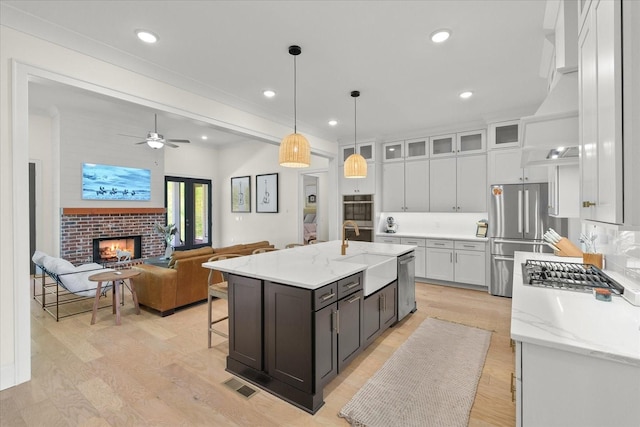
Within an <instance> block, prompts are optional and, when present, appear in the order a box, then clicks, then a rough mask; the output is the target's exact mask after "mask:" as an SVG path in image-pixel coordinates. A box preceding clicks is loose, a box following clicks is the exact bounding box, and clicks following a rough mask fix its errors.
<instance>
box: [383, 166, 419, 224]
mask: <svg viewBox="0 0 640 427" xmlns="http://www.w3.org/2000/svg"><path fill="white" fill-rule="evenodd" d="M382 210H383V211H387V212H395V211H401V212H428V211H429V161H428V160H413V161H406V162H393V163H383V164H382Z"/></svg>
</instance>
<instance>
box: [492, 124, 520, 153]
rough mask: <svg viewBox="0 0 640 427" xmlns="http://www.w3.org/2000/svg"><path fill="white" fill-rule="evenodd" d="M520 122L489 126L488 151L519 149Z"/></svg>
mask: <svg viewBox="0 0 640 427" xmlns="http://www.w3.org/2000/svg"><path fill="white" fill-rule="evenodd" d="M519 127H520V120H510V121H506V122H498V123H491V124H489V149H495V148H509V147H520V133H519Z"/></svg>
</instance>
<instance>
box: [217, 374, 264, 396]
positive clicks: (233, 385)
mask: <svg viewBox="0 0 640 427" xmlns="http://www.w3.org/2000/svg"><path fill="white" fill-rule="evenodd" d="M222 384H224V385H226V386H227V387H229V388H230V389H231V390H233V391H235V392H238V393H239V394H241V395H242V396H243V397H244V398H246V399H249V398H250V397H251V396H253V395H254V394H256V393H257V392H258V390H256V389H255V388H253V387H250V386H248V385H246V384H244V383H242V382H241V381H239V380H237V379H236V378H234V377H231V378H229V379H228V380H226V381H225V382H223V383H222Z"/></svg>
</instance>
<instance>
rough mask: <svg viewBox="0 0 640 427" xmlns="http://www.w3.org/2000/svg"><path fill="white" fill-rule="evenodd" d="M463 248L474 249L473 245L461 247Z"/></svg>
mask: <svg viewBox="0 0 640 427" xmlns="http://www.w3.org/2000/svg"><path fill="white" fill-rule="evenodd" d="M462 247H463V248H475V246H473V245H462Z"/></svg>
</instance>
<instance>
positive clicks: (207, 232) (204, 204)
mask: <svg viewBox="0 0 640 427" xmlns="http://www.w3.org/2000/svg"><path fill="white" fill-rule="evenodd" d="M164 181H165V194H164V200H165V204H166V208H167V224H175V226H176V228H177V232H176V234H175V235H174V237H173V247H174V248H176V249H177V250H186V249H194V248H201V247H204V246H211V180H209V179H195V178H181V177H176V176H167V177H165V179H164Z"/></svg>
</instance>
